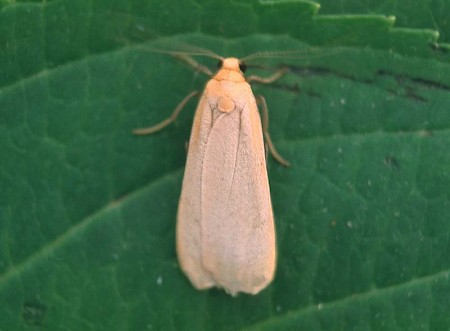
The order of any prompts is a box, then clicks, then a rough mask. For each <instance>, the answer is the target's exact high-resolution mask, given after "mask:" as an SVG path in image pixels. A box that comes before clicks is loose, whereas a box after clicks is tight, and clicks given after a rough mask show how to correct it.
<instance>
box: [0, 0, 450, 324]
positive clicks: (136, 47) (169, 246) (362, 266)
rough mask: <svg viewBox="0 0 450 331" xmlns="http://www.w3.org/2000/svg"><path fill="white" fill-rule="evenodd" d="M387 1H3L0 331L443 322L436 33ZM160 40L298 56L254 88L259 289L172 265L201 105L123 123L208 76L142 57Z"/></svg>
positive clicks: (441, 106) (440, 69)
mask: <svg viewBox="0 0 450 331" xmlns="http://www.w3.org/2000/svg"><path fill="white" fill-rule="evenodd" d="M381 3H382V4H384V5H380V6H378V7H377V8H375V9H374V6H373V5H370V4H369V2H364V3H363V4H362V3H361V2H354V1H349V0H348V1H341V2H339V4H341V7H338V5H334V6H332V5H331V4H330V5H328V4H327V2H326V1H323V5H322V8H323V9H324V11H325V13H326V15H325V14H322V12H321V11H320V10H319V6H318V5H317V4H316V3H313V2H309V1H295V0H291V1H270V2H269V1H261V2H258V1H240V2H237V1H231V0H229V1H227V0H217V1H206V0H200V1H195V2H194V1H183V2H181V3H173V4H172V3H171V2H165V1H150V0H148V1H140V2H134V1H110V0H108V1H106V0H105V1H101V0H98V1H87V0H80V1H73V0H60V1H48V0H47V1H26V2H25V1H24V2H21V1H6V0H4V1H0V150H1V151H2V157H1V159H0V298H1V299H0V330H1V331H6V330H8V331H9V330H30V329H32V328H35V329H45V330H151V329H153V330H183V329H185V330H236V329H240V330H299V329H300V330H365V329H372V330H419V329H420V330H427V329H428V330H446V329H449V328H450V315H449V314H448V311H449V310H450V296H449V295H448V293H449V291H450V279H449V275H450V242H449V239H448V238H449V234H450V222H448V220H449V218H450V212H449V210H450V151H449V149H448V147H447V146H448V145H449V144H450V135H449V132H450V130H449V128H450V113H449V112H448V108H449V106H450V93H449V90H450V61H449V59H450V58H449V55H448V45H447V44H445V43H448V35H449V34H448V33H449V31H448V29H449V27H448V26H447V25H445V20H444V19H437V20H436V22H438V23H436V24H434V23H433V22H432V21H431V20H430V19H429V17H430V15H438V14H437V13H438V12H439V11H440V10H441V9H440V8H441V7H439V6H438V5H434V6H432V7H430V8H429V10H428V11H426V10H423V9H424V6H425V2H423V3H422V2H420V3H419V4H418V5H411V4H410V3H409V2H407V1H406V0H403V1H400V0H399V1H397V2H396V3H397V4H398V5H399V6H398V7H396V8H391V7H389V4H388V3H389V2H381ZM327 6H328V7H327ZM442 6H444V7H445V6H446V5H442ZM398 8H401V9H402V12H395V11H394V12H393V10H394V9H398ZM391 9H392V10H391ZM352 13H353V14H354V15H351V14H352ZM397 13H398V15H399V17H400V18H401V22H402V24H401V25H400V26H401V27H398V25H396V24H395V20H394V19H393V17H392V15H393V14H397ZM439 17H441V16H439ZM436 27H439V32H441V33H442V35H443V36H445V38H446V39H442V40H438V33H437V32H436V31H434V30H433V29H435V28H436ZM419 28H420V29H419ZM159 37H164V38H165V40H168V41H169V42H171V43H173V44H175V45H176V44H179V43H180V42H183V43H187V44H192V45H196V46H200V47H204V48H207V49H211V50H213V51H215V52H217V53H219V54H222V55H224V56H233V55H234V56H244V55H247V54H250V53H253V52H255V51H280V50H281V51H283V50H298V49H300V50H305V51H306V55H307V56H306V57H304V58H297V59H272V60H270V61H268V64H271V65H273V66H274V68H275V67H276V65H288V66H289V68H290V73H289V74H288V75H287V76H286V77H284V78H283V79H281V80H279V81H277V82H276V83H274V84H272V85H268V86H264V85H260V84H259V85H258V84H255V85H254V86H253V89H254V92H255V94H258V95H259V94H261V95H264V96H265V98H266V100H267V103H268V107H269V111H270V118H271V122H270V133H271V135H272V139H273V140H274V143H275V144H276V146H277V148H278V150H279V151H280V153H282V155H283V156H284V157H286V158H287V159H288V160H289V161H290V162H291V163H292V167H290V168H284V167H281V166H280V165H279V164H277V163H276V162H275V161H273V159H269V161H268V168H269V177H270V183H271V193H272V200H273V207H274V212H275V218H276V226H277V241H278V269H277V275H276V279H275V281H274V282H273V284H271V285H270V286H269V288H267V289H266V290H264V291H263V292H261V293H260V294H258V295H256V296H249V295H242V294H241V295H239V296H238V297H237V298H232V297H230V296H228V295H227V294H225V293H224V292H223V291H221V290H209V291H197V290H195V289H194V288H193V287H192V286H191V285H190V283H189V281H188V280H187V279H186V277H185V276H184V275H183V274H182V272H181V271H180V269H179V267H178V264H177V260H176V253H175V248H174V229H175V219H176V209H177V200H178V197H179V194H180V186H181V179H182V175H183V166H184V162H185V157H186V150H185V142H186V141H187V140H188V138H189V131H190V125H191V123H192V116H193V111H194V109H195V102H194V101H191V102H189V104H188V105H187V107H186V108H187V109H186V110H185V111H184V112H183V113H182V114H181V115H180V117H179V118H178V119H177V121H176V123H175V124H173V125H171V126H170V127H168V128H167V129H165V130H164V131H162V132H160V133H158V134H155V135H152V136H148V137H137V136H133V135H132V134H131V131H132V129H134V128H137V127H143V126H150V125H152V124H155V123H158V122H159V121H161V120H162V119H164V118H166V117H167V116H169V114H170V113H171V111H172V110H173V109H174V108H175V107H176V105H177V104H178V103H179V101H181V100H182V99H183V97H184V96H185V95H187V94H188V93H189V92H191V91H192V90H194V89H200V90H201V89H202V87H203V86H204V84H205V82H206V80H207V79H208V78H207V77H205V76H204V75H202V74H199V73H197V72H195V71H194V70H193V69H192V68H190V67H188V66H186V65H185V64H183V63H181V62H180V61H177V60H176V59H174V58H172V57H170V56H168V55H165V54H159V53H155V52H149V51H148V49H146V47H147V46H149V47H152V45H158V40H159ZM440 41H442V42H441V43H438V42H440ZM155 47H156V46H155ZM199 60H201V61H202V63H203V64H205V65H207V66H209V67H211V68H212V69H213V68H214V65H215V61H213V60H210V59H199ZM274 70H275V69H274ZM272 72H273V71H263V70H262V69H260V70H255V71H252V72H251V73H250V74H253V73H258V74H261V75H270V74H271V73H272Z"/></svg>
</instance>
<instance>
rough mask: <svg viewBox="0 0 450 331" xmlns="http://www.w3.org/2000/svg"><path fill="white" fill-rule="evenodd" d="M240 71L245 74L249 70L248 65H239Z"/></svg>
mask: <svg viewBox="0 0 450 331" xmlns="http://www.w3.org/2000/svg"><path fill="white" fill-rule="evenodd" d="M239 69H241V71H242V72H245V70H247V65H246V64H244V63H239Z"/></svg>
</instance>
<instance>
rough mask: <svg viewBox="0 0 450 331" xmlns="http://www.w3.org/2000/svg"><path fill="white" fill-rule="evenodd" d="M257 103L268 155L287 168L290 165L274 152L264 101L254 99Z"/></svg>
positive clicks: (262, 98) (261, 97) (262, 99)
mask: <svg viewBox="0 0 450 331" xmlns="http://www.w3.org/2000/svg"><path fill="white" fill-rule="evenodd" d="M256 100H257V102H258V103H259V104H260V106H261V107H260V108H261V112H262V130H263V134H264V138H265V140H266V144H267V146H268V148H269V151H270V153H271V154H272V156H273V158H274V159H275V160H277V162H278V163H280V164H281V165H283V166H285V167H289V166H290V165H291V164H290V163H289V162H288V161H286V160H285V159H284V158H283V157H282V156H281V155H280V154H279V153H278V152H277V150H276V148H275V145H274V144H273V142H272V139H271V138H270V134H269V112H268V111H267V104H266V99H264V97H263V96H262V95H259V96H257V97H256Z"/></svg>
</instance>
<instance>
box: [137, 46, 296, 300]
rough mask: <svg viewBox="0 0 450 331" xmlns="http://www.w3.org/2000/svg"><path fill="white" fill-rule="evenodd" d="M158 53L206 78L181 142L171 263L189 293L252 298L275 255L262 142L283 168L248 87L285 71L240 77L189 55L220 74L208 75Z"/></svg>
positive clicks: (237, 67)
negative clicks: (184, 149)
mask: <svg viewBox="0 0 450 331" xmlns="http://www.w3.org/2000/svg"><path fill="white" fill-rule="evenodd" d="M165 53H170V54H172V55H175V56H176V57H178V58H180V59H182V60H183V61H185V62H186V63H188V64H189V65H191V66H193V67H194V68H195V69H197V70H199V71H201V72H203V73H206V74H207V75H209V76H210V77H211V79H210V80H209V81H208V83H207V84H206V87H205V89H204V92H203V94H202V96H201V98H200V102H199V104H198V107H197V110H196V113H195V117H194V123H193V126H192V132H191V137H190V141H189V148H188V155H187V161H186V168H185V172H184V178H183V184H182V190H181V197H180V201H179V206H178V215H177V226H176V250H177V255H178V260H179V264H180V266H181V269H182V270H183V272H184V273H185V274H186V276H187V277H188V278H189V280H190V281H191V283H192V284H193V286H194V287H195V288H197V289H207V288H211V287H218V288H223V289H224V290H225V291H226V292H227V293H229V294H231V295H232V296H235V295H237V294H238V293H239V292H244V293H249V294H257V293H259V292H260V291H261V290H262V289H264V288H266V287H267V286H268V285H269V284H270V283H271V282H272V280H273V278H274V275H275V269H276V256H277V253H276V241H275V226H274V219H273V212H272V204H271V199H270V190H269V180H268V176H267V169H266V156H265V148H264V140H263V136H264V138H265V142H266V144H267V146H268V148H269V151H270V152H271V153H272V155H273V156H274V158H275V159H276V160H277V161H278V162H280V163H281V164H283V165H286V166H287V165H289V164H288V162H287V161H285V160H284V159H283V158H282V157H281V156H280V155H279V154H278V153H277V151H276V150H275V147H274V145H273V143H272V140H271V139H270V135H269V132H268V113H267V106H266V103H265V100H264V98H263V97H262V96H260V97H257V98H255V96H254V95H253V92H252V89H251V87H250V84H249V82H251V81H257V82H260V83H270V82H273V81H275V80H276V79H278V78H280V77H281V76H282V75H283V74H284V73H285V72H286V70H284V69H283V70H280V71H278V72H276V73H275V74H274V75H272V76H270V77H268V78H261V77H258V76H249V77H247V78H245V77H244V71H245V67H244V65H243V64H242V61H240V60H239V59H237V58H233V57H229V58H223V57H220V56H218V55H216V54H214V53H212V52H209V51H204V52H202V53H201V54H199V53H197V52H196V53H195V54H192V53H190V55H208V56H212V57H215V58H217V59H219V61H220V69H219V70H218V72H217V73H216V74H214V75H213V74H212V72H211V71H210V70H209V69H208V68H206V67H204V66H202V65H201V64H199V63H198V62H196V61H195V60H194V59H193V58H192V57H190V56H189V54H187V53H185V52H165ZM259 55H260V54H259ZM264 55H265V54H264ZM256 56H258V54H256V55H253V56H252V57H256ZM247 58H250V57H247ZM196 94H197V92H196V91H194V92H192V93H190V94H189V95H188V96H187V97H185V98H184V100H183V101H182V102H181V103H180V104H179V105H178V107H177V108H176V109H175V111H174V112H173V114H172V115H171V116H170V117H169V118H167V119H166V120H164V121H163V122H161V123H159V124H157V125H155V126H152V127H150V128H144V129H136V130H134V133H135V134H152V133H154V132H156V131H159V130H161V129H162V128H164V127H165V126H167V125H169V124H170V123H172V122H174V121H175V119H176V118H177V116H178V114H179V113H180V112H181V110H182V109H183V107H184V106H185V105H186V104H187V102H188V101H189V100H190V99H191V98H192V97H193V96H195V95H196ZM257 100H258V103H259V104H260V106H261V110H262V114H263V121H262V123H261V118H260V116H259V112H258V107H257Z"/></svg>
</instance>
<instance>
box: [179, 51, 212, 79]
mask: <svg viewBox="0 0 450 331" xmlns="http://www.w3.org/2000/svg"><path fill="white" fill-rule="evenodd" d="M173 56H174V57H176V58H178V59H180V60H181V61H183V62H184V63H186V64H188V65H190V66H191V67H192V68H194V69H195V70H197V71H200V72H202V73H204V74H205V75H208V76H210V77H212V76H213V75H214V74H213V73H212V71H211V70H209V69H208V68H207V67H205V66H204V65H202V64H200V63H198V62H197V61H195V60H194V59H193V58H192V57H190V56H189V55H185V54H177V55H173Z"/></svg>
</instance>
